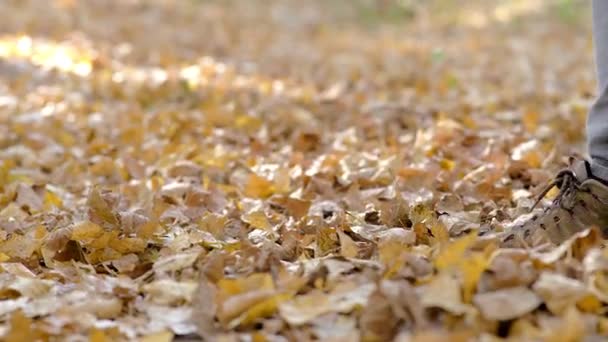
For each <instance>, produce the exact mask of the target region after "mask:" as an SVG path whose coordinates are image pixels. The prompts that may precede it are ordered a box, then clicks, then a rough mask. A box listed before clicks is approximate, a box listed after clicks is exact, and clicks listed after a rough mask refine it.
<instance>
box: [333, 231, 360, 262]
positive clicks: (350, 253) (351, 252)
mask: <svg viewBox="0 0 608 342" xmlns="http://www.w3.org/2000/svg"><path fill="white" fill-rule="evenodd" d="M338 237H339V238H340V255H342V256H343V257H345V258H356V257H357V255H358V254H359V246H357V243H356V242H355V241H353V239H351V237H350V236H348V235H347V234H346V233H344V232H343V231H342V230H340V229H338Z"/></svg>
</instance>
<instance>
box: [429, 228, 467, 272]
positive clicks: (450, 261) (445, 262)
mask: <svg viewBox="0 0 608 342" xmlns="http://www.w3.org/2000/svg"><path fill="white" fill-rule="evenodd" d="M476 239H477V234H476V233H471V234H469V235H466V236H464V237H461V238H459V239H457V240H455V241H453V242H452V243H450V244H448V245H446V246H444V247H443V248H442V249H441V250H440V252H439V254H438V255H437V257H436V258H435V267H437V269H438V270H440V271H441V270H444V269H446V268H448V267H451V266H453V265H455V264H457V263H459V262H460V261H461V259H462V258H463V256H464V254H465V252H466V250H467V249H468V248H469V247H470V246H471V244H473V242H474V241H475V240H476Z"/></svg>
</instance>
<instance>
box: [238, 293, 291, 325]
mask: <svg viewBox="0 0 608 342" xmlns="http://www.w3.org/2000/svg"><path fill="white" fill-rule="evenodd" d="M289 298H291V295H289V294H286V293H284V294H278V295H274V296H271V297H269V298H267V299H265V300H263V301H261V302H259V303H256V304H255V305H253V306H252V307H250V308H249V309H248V310H247V311H246V312H245V313H244V314H243V315H241V317H239V319H237V320H235V321H233V322H231V324H230V326H233V327H234V326H236V325H249V324H252V323H254V322H255V321H257V320H259V319H260V318H265V317H269V316H271V315H273V314H274V313H275V312H276V311H277V308H278V306H279V304H280V303H282V302H284V301H286V300H288V299H289Z"/></svg>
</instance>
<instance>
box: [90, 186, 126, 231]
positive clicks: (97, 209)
mask: <svg viewBox="0 0 608 342" xmlns="http://www.w3.org/2000/svg"><path fill="white" fill-rule="evenodd" d="M87 206H88V207H89V219H90V220H91V221H93V222H95V223H98V224H101V225H104V226H108V228H113V227H116V226H117V225H118V224H119V221H118V217H117V216H116V214H115V213H114V212H113V210H112V208H111V207H110V206H109V205H108V203H107V202H106V200H105V199H104V198H103V197H102V196H101V193H100V192H99V189H97V188H92V189H91V190H90V191H89V196H88V198H87Z"/></svg>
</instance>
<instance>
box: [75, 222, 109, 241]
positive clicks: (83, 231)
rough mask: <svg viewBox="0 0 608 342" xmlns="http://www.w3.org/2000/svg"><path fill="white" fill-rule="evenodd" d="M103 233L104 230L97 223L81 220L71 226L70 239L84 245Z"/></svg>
mask: <svg viewBox="0 0 608 342" xmlns="http://www.w3.org/2000/svg"><path fill="white" fill-rule="evenodd" d="M103 233H104V230H103V228H101V227H100V226H99V225H97V224H95V223H93V222H91V221H82V222H79V223H76V224H75V225H74V226H73V227H72V236H71V239H72V240H74V241H78V242H80V243H82V244H85V245H86V244H89V243H91V242H93V240H95V239H97V238H99V237H101V236H102V235H103Z"/></svg>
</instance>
